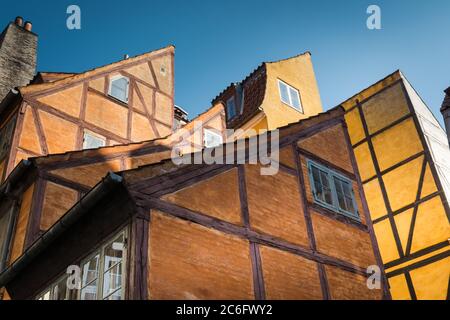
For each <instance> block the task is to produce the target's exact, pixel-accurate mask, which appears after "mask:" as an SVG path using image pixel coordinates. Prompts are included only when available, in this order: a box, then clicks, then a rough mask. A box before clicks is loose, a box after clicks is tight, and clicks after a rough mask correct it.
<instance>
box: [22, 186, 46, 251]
mask: <svg viewBox="0 0 450 320" xmlns="http://www.w3.org/2000/svg"><path fill="white" fill-rule="evenodd" d="M46 186H47V181H46V180H44V179H43V178H40V177H38V178H37V180H36V182H35V184H34V190H33V196H32V203H31V208H30V213H29V217H28V225H27V228H26V234H25V241H24V245H23V251H25V250H26V249H27V248H28V247H29V246H30V245H31V244H32V243H33V242H34V241H35V240H36V237H37V236H38V235H39V233H40V227H41V215H42V207H43V204H44V196H45V188H46Z"/></svg>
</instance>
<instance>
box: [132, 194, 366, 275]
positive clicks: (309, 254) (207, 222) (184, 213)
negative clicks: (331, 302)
mask: <svg viewBox="0 0 450 320" xmlns="http://www.w3.org/2000/svg"><path fill="white" fill-rule="evenodd" d="M132 196H133V197H134V198H135V201H136V203H137V205H138V206H142V207H145V208H148V209H156V210H160V211H163V212H165V213H167V214H169V215H171V216H174V217H176V218H179V219H183V220H187V221H191V222H194V223H197V224H200V225H202V226H205V227H208V228H212V229H216V230H219V231H221V232H224V233H227V234H232V235H235V236H238V237H241V238H244V239H246V240H249V241H251V242H255V243H258V244H262V245H266V246H270V247H273V248H276V249H279V250H283V251H286V252H290V253H293V254H296V255H299V256H301V257H304V258H306V259H309V260H312V261H316V262H319V263H322V264H326V265H331V266H335V267H337V268H340V269H342V270H345V271H348V272H352V273H355V274H359V275H363V276H367V274H366V270H365V268H363V267H359V266H356V265H354V264H352V263H350V262H347V261H344V260H340V259H338V258H335V257H331V256H328V255H326V254H322V253H320V252H317V251H312V250H311V249H310V248H305V247H302V246H300V245H296V244H293V243H290V242H287V241H284V240H281V239H278V238H274V237H272V236H270V235H266V234H262V233H259V232H257V231H254V230H247V229H246V228H245V227H242V226H238V225H234V224H232V223H229V222H226V221H223V220H220V219H217V218H214V217H211V216H208V215H205V214H202V213H199V212H195V211H193V210H190V209H187V208H183V207H180V206H177V205H175V204H172V203H169V202H166V201H164V200H161V199H158V198H154V197H149V196H147V195H145V194H141V195H140V194H139V193H136V192H133V193H132Z"/></svg>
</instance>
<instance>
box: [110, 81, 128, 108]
mask: <svg viewBox="0 0 450 320" xmlns="http://www.w3.org/2000/svg"><path fill="white" fill-rule="evenodd" d="M110 95H111V96H113V97H114V98H117V99H119V100H121V101H123V102H127V101H128V79H127V78H123V77H122V78H118V79H115V80H112V81H111V89H110Z"/></svg>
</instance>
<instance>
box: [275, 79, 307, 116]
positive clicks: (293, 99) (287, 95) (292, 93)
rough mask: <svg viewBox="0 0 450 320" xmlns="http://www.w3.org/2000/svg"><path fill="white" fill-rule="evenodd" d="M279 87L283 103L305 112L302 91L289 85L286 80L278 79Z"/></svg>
mask: <svg viewBox="0 0 450 320" xmlns="http://www.w3.org/2000/svg"><path fill="white" fill-rule="evenodd" d="M278 89H279V90H280V99H281V101H282V102H283V103H285V104H287V105H288V106H291V107H292V108H294V109H296V110H298V111H300V112H303V107H302V102H301V100H300V93H299V91H298V90H297V89H296V88H294V87H292V86H290V85H288V84H287V83H286V82H283V81H281V80H278Z"/></svg>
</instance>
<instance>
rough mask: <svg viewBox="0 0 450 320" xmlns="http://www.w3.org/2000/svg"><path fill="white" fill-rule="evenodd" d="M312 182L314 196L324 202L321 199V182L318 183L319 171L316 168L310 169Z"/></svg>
mask: <svg viewBox="0 0 450 320" xmlns="http://www.w3.org/2000/svg"><path fill="white" fill-rule="evenodd" d="M311 171H312V176H313V181H314V189H315V192H316V194H315V196H316V198H318V199H319V200H322V201H324V199H323V189H322V182H321V181H320V171H319V169H317V168H316V167H311Z"/></svg>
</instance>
